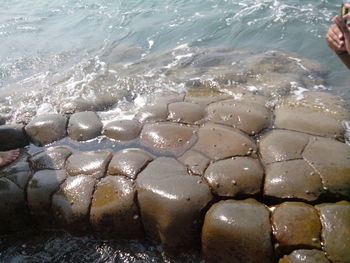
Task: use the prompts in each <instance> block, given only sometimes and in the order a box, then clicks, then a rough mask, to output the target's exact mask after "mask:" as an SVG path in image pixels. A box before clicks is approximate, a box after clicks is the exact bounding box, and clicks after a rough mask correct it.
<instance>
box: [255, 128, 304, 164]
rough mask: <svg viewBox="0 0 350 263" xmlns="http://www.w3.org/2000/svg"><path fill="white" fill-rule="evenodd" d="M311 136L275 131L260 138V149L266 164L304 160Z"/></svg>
mask: <svg viewBox="0 0 350 263" xmlns="http://www.w3.org/2000/svg"><path fill="white" fill-rule="evenodd" d="M309 138H310V136H309V135H307V134H305V133H300V132H294V131H287V130H273V131H271V132H269V133H267V134H265V135H263V136H262V137H261V138H260V143H259V149H260V154H261V158H262V161H263V162H264V163H265V164H270V163H275V162H282V161H290V160H295V159H302V158H303V156H302V152H303V151H304V149H305V147H306V145H307V144H308V142H309Z"/></svg>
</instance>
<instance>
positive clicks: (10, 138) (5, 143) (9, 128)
mask: <svg viewBox="0 0 350 263" xmlns="http://www.w3.org/2000/svg"><path fill="white" fill-rule="evenodd" d="M26 145H28V139H27V136H26V134H25V132H24V126H23V125H1V126H0V151H8V150H11V149H16V148H23V147H24V146H26Z"/></svg>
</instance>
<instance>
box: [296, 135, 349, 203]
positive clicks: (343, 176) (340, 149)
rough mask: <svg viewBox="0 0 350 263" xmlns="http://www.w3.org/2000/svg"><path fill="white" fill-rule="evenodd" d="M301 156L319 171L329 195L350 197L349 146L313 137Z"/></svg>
mask: <svg viewBox="0 0 350 263" xmlns="http://www.w3.org/2000/svg"><path fill="white" fill-rule="evenodd" d="M303 157H304V159H305V160H307V161H308V162H309V163H310V164H311V165H312V166H313V167H315V169H316V170H317V171H318V172H319V173H320V175H321V179H322V183H323V187H324V188H325V190H327V194H328V195H330V196H331V197H345V198H350V147H349V146H348V145H346V144H345V143H341V142H338V141H335V140H331V139H327V138H314V139H312V140H311V141H310V143H309V145H308V146H307V147H306V149H305V151H304V153H303Z"/></svg>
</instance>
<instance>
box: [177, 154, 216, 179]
mask: <svg viewBox="0 0 350 263" xmlns="http://www.w3.org/2000/svg"><path fill="white" fill-rule="evenodd" d="M178 160H179V161H180V162H182V163H183V164H184V165H186V166H187V169H188V170H189V171H190V173H191V174H193V175H203V174H204V171H205V169H207V167H208V165H209V163H210V159H209V158H208V157H206V156H205V155H203V154H201V153H200V152H197V151H193V150H189V151H187V152H186V153H185V154H184V155H182V156H181V157H180V158H178Z"/></svg>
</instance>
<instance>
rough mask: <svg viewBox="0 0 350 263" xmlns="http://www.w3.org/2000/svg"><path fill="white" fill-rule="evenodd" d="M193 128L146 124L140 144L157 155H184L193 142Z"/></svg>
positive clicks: (177, 125) (165, 124) (170, 124)
mask: <svg viewBox="0 0 350 263" xmlns="http://www.w3.org/2000/svg"><path fill="white" fill-rule="evenodd" d="M195 131H196V129H195V128H192V127H189V126H185V125H180V124H174V123H155V124H146V125H145V126H144V127H143V129H142V132H141V135H140V138H141V144H142V145H144V146H146V147H149V148H150V149H152V150H153V151H155V152H158V153H162V154H165V153H170V154H174V155H176V156H178V155H181V154H182V153H184V152H185V151H186V150H187V149H188V148H189V147H191V146H192V145H193V143H194V142H195V139H196V136H195V134H194V133H195Z"/></svg>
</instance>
